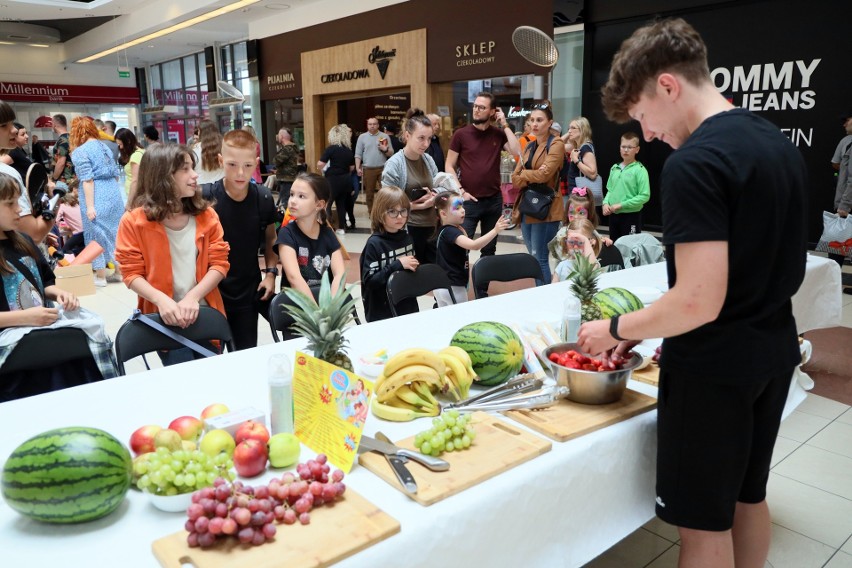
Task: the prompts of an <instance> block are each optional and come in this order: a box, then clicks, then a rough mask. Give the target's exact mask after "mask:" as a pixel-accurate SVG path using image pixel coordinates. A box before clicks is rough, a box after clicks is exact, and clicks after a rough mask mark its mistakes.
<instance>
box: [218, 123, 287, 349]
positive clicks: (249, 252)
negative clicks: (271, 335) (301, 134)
mask: <svg viewBox="0 0 852 568" xmlns="http://www.w3.org/2000/svg"><path fill="white" fill-rule="evenodd" d="M256 148H257V139H255V137H254V136H252V135H251V133H249V132H247V131H245V130H232V131H231V132H228V133H227V134H225V136H224V137H223V139H222V153H220V154H219V163H220V164H221V165H222V167H223V169H224V170H225V177H224V178H223V179H221V180H219V181H217V182H216V183H214V184H212V186H211V187H210V189H209V191H205V195H204V197H205V198H207V199H209V200H211V201H215V204H214V206H213V207H214V209H216V213H217V214H218V215H219V222H220V223H221V224H222V229H223V230H224V232H225V240H226V241H228V244H229V245H230V246H231V249H230V251H229V252H228V262H230V263H231V268H230V269H229V270H228V275H227V276H226V277H225V279H224V280H222V281H221V282H220V283H219V291H220V292H221V294H222V301H223V303H224V304H225V315H226V316H227V317H228V324H229V325H230V326H231V333H232V334H233V336H234V346H235V347H236V348H237V350H240V349H248V348H250V347H256V346H257V315H258V313H260V314H262V315H263V317H264V318H267V319H268V317H269V301H270V300H271V299H272V296H273V295H274V293H275V277H276V276H277V275H278V268H277V266H276V265H277V264H278V257H277V256H276V254H275V249H274V243H275V202H274V200H273V198H272V194H271V193H270V192H269V190H268V189H267V188H266V187H264V186H262V185H261V186H258V185H256V184H255V183H254V182H252V181H251V175H252V173H253V172H254V169H255V167H256V166H257V155H256ZM261 247H263V255H264V260H265V264H264V266H265V267H266V268H264V269H263V271H262V272H263V273H264V274H263V275H262V276H261V270H260V264H259V263H258V261H257V253H258V250H259V249H260V248H261Z"/></svg>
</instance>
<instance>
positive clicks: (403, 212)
mask: <svg viewBox="0 0 852 568" xmlns="http://www.w3.org/2000/svg"><path fill="white" fill-rule="evenodd" d="M387 214H388V217H390V218H391V219H396V218H397V217H403V218H405V217H408V209H388V210H387Z"/></svg>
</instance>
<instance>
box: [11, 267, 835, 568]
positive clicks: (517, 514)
mask: <svg viewBox="0 0 852 568" xmlns="http://www.w3.org/2000/svg"><path fill="white" fill-rule="evenodd" d="M602 280H603V281H602V284H603V285H605V286H618V285H624V286H625V287H630V285H643V286H656V287H662V288H664V287H665V271H664V267H663V265H662V264H660V265H654V266H647V267H639V268H636V269H631V270H629V271H621V272H616V273H611V274H607V275H605V276H604V277H603V279H602ZM566 293H567V284H565V283H561V284H556V285H550V286H544V287H541V288H536V289H528V290H521V291H518V292H515V293H513V294H509V295H504V296H496V297H492V298H487V299H483V300H477V301H475V302H469V303H466V304H461V305H458V306H452V307H448V308H443V309H440V310H429V311H426V312H423V313H420V314H413V315H410V316H404V317H400V318H396V319H393V320H388V321H384V322H376V323H373V324H370V325H365V326H358V327H355V328H353V329H352V330H351V331H349V332H347V336H348V337H349V340H350V343H351V354H352V355H353V358H356V357H357V356H358V355H360V354H364V353H373V352H375V351H377V350H378V349H381V348H386V349H388V351H389V352H394V351H397V350H399V349H403V348H406V347H412V346H423V347H430V348H439V347H442V346H444V345H446V344H448V342H449V340H450V338H451V336H452V334H453V333H454V332H455V330H456V329H458V328H459V327H460V326H461V325H463V324H466V323H470V322H473V321H481V320H497V321H502V322H505V323H513V322H517V323H519V324H521V325H529V324H534V323H536V322H542V321H555V320H556V318H557V317H558V313H559V311H560V309H561V305H562V299H563V298H564V296H565V294H566ZM838 299H839V298H838ZM304 346H305V341H304V340H302V339H297V340H293V341H289V342H286V343H281V344H274V345H266V346H262V347H258V348H256V349H252V350H248V351H243V352H238V353H233V354H226V355H223V356H220V357H215V358H211V359H206V360H201V361H195V362H191V363H186V364H183V365H180V366H176V367H170V368H164V369H156V370H152V371H150V372H146V373H140V374H135V375H131V376H128V377H121V378H118V379H113V380H110V381H104V382H101V383H98V384H92V385H86V386H82V387H77V388H73V389H67V390H64V391H59V392H54V393H49V394H45V395H41V396H37V397H32V398H28V399H23V400H19V401H14V402H9V403H4V404H0V432H3V433H4V435H3V436H2V437H0V460H5V457H6V456H8V455H9V454H10V453H11V451H12V450H13V449H14V448H15V447H16V446H17V445H18V444H20V443H21V442H23V441H24V440H25V439H27V438H29V437H31V436H33V435H35V434H38V433H40V432H42V431H45V430H48V429H51V428H58V427H63V426H73V425H84V426H92V427H97V428H102V429H104V430H106V431H108V432H110V433H112V434H113V435H115V436H116V437H118V438H119V439H120V440H122V441H125V443H126V441H127V440H128V439H129V436H130V434H131V433H132V432H133V430H135V429H136V428H137V427H139V426H142V425H145V424H161V425H166V424H168V422H169V421H170V420H171V419H172V418H175V417H177V416H180V415H184V414H193V415H197V414H199V413H200V412H201V409H202V408H204V407H205V406H207V405H208V404H211V403H214V402H223V403H226V404H228V405H229V406H230V407H231V408H232V409H239V408H242V407H247V406H254V407H256V408H259V409H266V408H267V381H266V362H267V358H268V357H269V355H271V354H273V353H286V354H288V355H290V356H291V358H292V356H293V354H294V353H295V351H297V350H298V349H303V348H304ZM630 387H631V388H634V389H635V390H638V391H641V392H645V393H648V394H652V395H653V394H655V389H653V388H651V387H649V386H648V385H644V384H642V383H637V382H632V383H631V385H630ZM655 417H656V413H655V412H648V413H645V414H642V415H640V416H637V417H635V418H632V419H630V420H626V421H624V422H621V423H618V424H615V425H613V426H610V427H608V428H605V429H603V430H599V431H597V432H594V433H591V434H588V435H586V436H582V437H580V438H577V439H575V440H571V441H569V442H565V443H557V442H554V443H553V449H552V451H551V452H549V453H547V454H544V455H542V456H540V457H537V458H535V459H533V460H532V461H529V462H527V463H525V464H522V465H520V466H518V467H516V468H514V469H511V470H509V471H507V472H505V473H503V474H501V475H499V476H497V477H495V478H492V479H490V480H487V481H485V482H483V483H481V484H479V485H477V486H474V487H472V488H470V489H468V490H465V491H463V492H461V493H460V494H458V495H455V496H453V497H450V498H448V499H446V500H444V501H441V502H439V503H436V504H434V505H432V506H430V507H422V506H421V505H419V504H417V503H415V502H414V501H411V500H409V499H408V498H407V497H405V496H404V495H403V494H402V493H400V492H399V491H397V490H396V489H394V488H393V487H391V486H390V485H388V484H387V483H385V482H384V481H382V480H380V479H379V478H378V477H377V476H375V475H374V474H372V473H371V472H369V471H367V470H366V469H364V468H363V467H360V466H356V467H355V468H354V469H353V470H352V472H351V473H350V475H349V476H347V482H348V484H349V486H350V487H351V488H352V489H354V490H355V491H357V492H359V493H360V494H362V495H363V496H364V497H366V498H367V499H368V500H370V501H372V502H373V503H375V504H377V505H378V506H379V507H381V508H382V509H383V510H384V511H386V512H387V513H388V514H390V515H391V516H393V517H394V518H396V519H397V520H398V521H400V523H401V525H402V531H401V532H400V533H399V534H397V535H395V536H393V537H391V538H389V539H387V540H385V541H383V542H380V543H378V544H377V545H375V546H372V547H370V548H368V549H366V550H364V551H362V552H360V553H358V554H356V555H354V556H352V557H350V558H348V559H346V560H344V561H343V562H341V563H340V565H341V566H347V567H362V566H390V565H401V564H404V565H406V566H435V565H439V566H440V565H446V566H463V565H470V566H485V565H492V566H510V565H519V566H530V565H537V566H582V565H583V564H584V563H586V562H588V561H589V560H591V559H592V558H594V557H595V556H597V555H598V554H600V553H601V552H603V551H605V550H606V549H608V548H609V547H611V546H612V545H613V544H615V543H616V542H618V541H619V540H621V539H622V538H624V537H625V536H626V535H628V534H630V533H631V532H632V531H634V530H635V529H636V528H638V527H639V526H641V525H642V524H643V523H645V522H646V521H647V520H649V519H650V518H651V517H652V515H653V503H654V469H655V466H654V459H655V450H656V442H655ZM518 426H519V427H522V426H520V425H518ZM424 427H425V423H424V421H416V422H410V423H401V424H395V423H389V422H384V421H381V420H378V419H376V418H375V417H373V416H371V417H370V418H369V419H368V421H367V423H366V427H365V432H366V433H367V434H372V433H375V431H377V430H382V431H384V432H385V433H386V434H388V435H389V436H390V438H391V439H395V440H398V439H401V438H404V437H406V436H409V435H412V434H414V433H415V432H417V431H419V430H421V429H423V428H424ZM310 455H311V452H310V451H309V450H306V449H305V450H304V451H303V453H302V460H304V459H307V457H310ZM272 475H273V474H272V473H271V472H270V473H268V474H267V475H266V476H265V477H261V478H257V479H256V480H255V481H258V480H262V479H266V478H269V477H271V476H272ZM250 483H251V482H250ZM183 522H184V518H183V516H182V515H180V514H169V513H163V512H160V511H158V510H156V509H155V508H153V506H151V505H150V503H149V502H148V501H147V499H146V498H145V496H144V495H142V494H140V493H138V492H135V491H131V492H130V493H129V494H128V498H127V499H126V500H125V502H124V503H123V504H122V506H121V507H120V508H119V510H118V511H117V512H115V513H113V514H112V515H109V516H108V517H106V518H104V519H100V520H98V521H95V522H92V523H86V524H81V525H70V526H54V525H44V524H41V523H37V522H35V521H30V520H29V519H26V518H24V517H22V516H20V515H18V514H17V513H15V512H14V511H12V510H11V509H10V508H9V507H8V506H7V505H6V504H5V502H3V501H0V550H2V552H0V558H2V565H3V566H21V565H24V564H25V563H26V564H27V565H32V566H47V565H49V564H55V563H57V562H58V563H60V564H61V565H62V566H66V567H74V566H80V567H86V568H89V567H91V566H107V565H121V566H128V567H129V566H140V567H142V566H144V567H155V566H157V565H158V563H157V561H156V560H155V558H154V556H153V555H152V553H151V543H152V542H153V541H154V540H156V539H158V538H160V537H163V536H166V535H169V534H171V533H173V532H175V531H178V530H180V529H181V527H182V526H183ZM286 535H287V527H282V528H281V536H282V538H286Z"/></svg>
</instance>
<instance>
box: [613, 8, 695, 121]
mask: <svg viewBox="0 0 852 568" xmlns="http://www.w3.org/2000/svg"><path fill="white" fill-rule="evenodd" d="M661 73H677V74H678V75H680V76H682V77H683V78H684V79H685V80H686V81H688V82H689V83H692V84H693V85H701V84H702V83H704V82H707V81H709V80H710V69H709V67H708V66H707V46H706V45H704V40H702V39H701V35H699V33H698V32H697V31H696V30H695V28H693V27H692V26H690V25H689V24H688V23H687V22H686V21H685V20H683V19H682V18H672V19H666V20H659V21H656V22H654V23H652V24H649V25H647V26H644V27H641V28H639V29H638V30H636V31H635V32H633V35H631V36H630V37H629V38H627V39H626V40H624V43H622V44H621V47H620V48H619V49H618V53H616V54H615V57H613V59H612V66H611V68H610V72H609V79H608V80H607V82H606V85H604V87H603V89H602V90H601V100H602V102H603V108H604V112H606V115H607V117H608V118H609V119H610V120H613V121H615V122H627V121H628V120H630V115H629V113H628V108H629V107H631V106H632V105H634V104H636V102H637V101H638V100H639V97H640V96H641V95H642V92H643V91H644V90H645V89H648V88H649V86H650V84H651V82H653V81H654V80H656V78H657V77H659V76H660V74H661Z"/></svg>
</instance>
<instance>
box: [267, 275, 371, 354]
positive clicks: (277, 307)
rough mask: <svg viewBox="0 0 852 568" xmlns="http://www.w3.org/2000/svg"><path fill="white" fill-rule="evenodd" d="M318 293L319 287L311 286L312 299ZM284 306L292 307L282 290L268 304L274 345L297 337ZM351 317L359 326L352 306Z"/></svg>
mask: <svg viewBox="0 0 852 568" xmlns="http://www.w3.org/2000/svg"><path fill="white" fill-rule="evenodd" d="M319 291H320V287H319V286H311V294H313V296H314V299H317V298H319ZM347 299H348V298H347ZM285 304H287V305H290V306H292V305H293V302H292V300H290V298H288V297H287V294H285V293H284V291H283V290H282V291H281V292H278V293H277V294H276V295H275V297H274V298H272V301H270V303H269V318H268V319H269V330H270V331H271V332H272V339H273V341H275V342H276V343H278V342H279V341H282V340H283V341H287V340H289V339H293V338H295V337H299V334H298V333H295V332H294V331H292V330H291V329H290V326H291V325H293V324H294V323H295V321H294V320H293V316H291V315H290V312H288V311H287V310H285V309H284V305H285ZM352 315H353V316H354V317H355V324H356V325H361V320H360V319H359V318H358V310H356V309H355V307H354V306H353V308H352ZM278 332H281V337H278Z"/></svg>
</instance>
